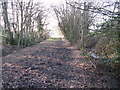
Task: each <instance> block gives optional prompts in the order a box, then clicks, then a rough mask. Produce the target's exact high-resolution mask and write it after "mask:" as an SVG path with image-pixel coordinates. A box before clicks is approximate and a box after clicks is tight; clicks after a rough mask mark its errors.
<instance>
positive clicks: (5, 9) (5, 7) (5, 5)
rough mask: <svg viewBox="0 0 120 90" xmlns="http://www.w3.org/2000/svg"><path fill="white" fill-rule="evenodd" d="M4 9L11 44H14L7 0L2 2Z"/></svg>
mask: <svg viewBox="0 0 120 90" xmlns="http://www.w3.org/2000/svg"><path fill="white" fill-rule="evenodd" d="M2 9H3V19H4V22H5V25H6V27H7V30H8V33H9V36H10V44H13V42H14V39H13V34H12V32H11V29H10V23H9V20H8V12H7V2H3V3H2Z"/></svg>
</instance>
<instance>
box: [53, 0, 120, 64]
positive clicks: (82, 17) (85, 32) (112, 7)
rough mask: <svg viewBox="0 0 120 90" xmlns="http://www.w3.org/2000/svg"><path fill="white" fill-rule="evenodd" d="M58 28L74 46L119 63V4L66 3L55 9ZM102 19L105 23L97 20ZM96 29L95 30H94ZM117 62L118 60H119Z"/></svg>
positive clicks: (111, 2) (113, 2)
mask: <svg viewBox="0 0 120 90" xmlns="http://www.w3.org/2000/svg"><path fill="white" fill-rule="evenodd" d="M53 9H54V12H55V14H56V17H57V19H58V22H59V27H60V29H61V31H62V32H63V34H64V36H65V38H66V39H68V40H69V42H70V43H71V44H72V45H75V46H77V47H78V48H79V49H82V50H85V51H86V50H89V49H92V50H91V51H92V52H95V53H97V54H98V55H101V56H102V57H104V58H107V59H111V60H112V59H113V58H114V59H113V61H114V62H117V63H118V62H120V1H119V0H115V1H109V2H101V4H100V2H98V3H95V2H81V1H79V2H75V1H66V3H65V4H61V5H60V6H53ZM97 16H100V17H102V20H103V22H99V23H96V22H95V21H96V20H97V19H99V18H97ZM91 27H95V28H91ZM116 60H117V61H116Z"/></svg>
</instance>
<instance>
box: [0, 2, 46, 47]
mask: <svg viewBox="0 0 120 90" xmlns="http://www.w3.org/2000/svg"><path fill="white" fill-rule="evenodd" d="M1 3H2V17H3V21H4V31H3V41H4V42H5V43H9V44H16V45H18V46H20V45H24V46H27V45H30V44H34V43H35V42H40V41H41V40H43V39H42V37H44V39H45V38H47V37H46V36H47V32H45V30H44V28H43V27H44V18H45V15H44V12H45V10H44V7H43V6H42V4H41V3H33V1H31V0H30V1H28V2H27V1H26V2H23V1H16V0H12V1H11V2H4V1H2V2H1ZM41 32H42V34H40V33H41ZM45 33H46V34H45ZM45 35H46V36H45Z"/></svg>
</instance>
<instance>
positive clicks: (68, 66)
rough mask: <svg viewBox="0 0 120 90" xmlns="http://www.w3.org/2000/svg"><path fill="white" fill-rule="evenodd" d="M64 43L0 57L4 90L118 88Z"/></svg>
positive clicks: (105, 71) (106, 73)
mask: <svg viewBox="0 0 120 90" xmlns="http://www.w3.org/2000/svg"><path fill="white" fill-rule="evenodd" d="M80 52H81V51H79V50H77V49H76V48H75V47H72V46H70V44H69V42H68V41H67V40H58V41H45V42H41V43H38V44H36V45H33V46H31V47H27V48H24V49H21V50H19V51H17V52H15V53H12V54H9V55H7V56H4V57H2V62H3V69H2V79H3V81H2V82H3V83H2V84H3V89H5V88H118V86H117V83H116V79H115V78H114V77H113V76H112V75H111V73H110V72H109V70H108V69H104V67H103V69H99V68H102V67H101V66H100V67H99V66H97V67H95V66H94V65H93V64H92V62H91V61H90V60H89V59H88V57H87V56H85V55H80Z"/></svg>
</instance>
